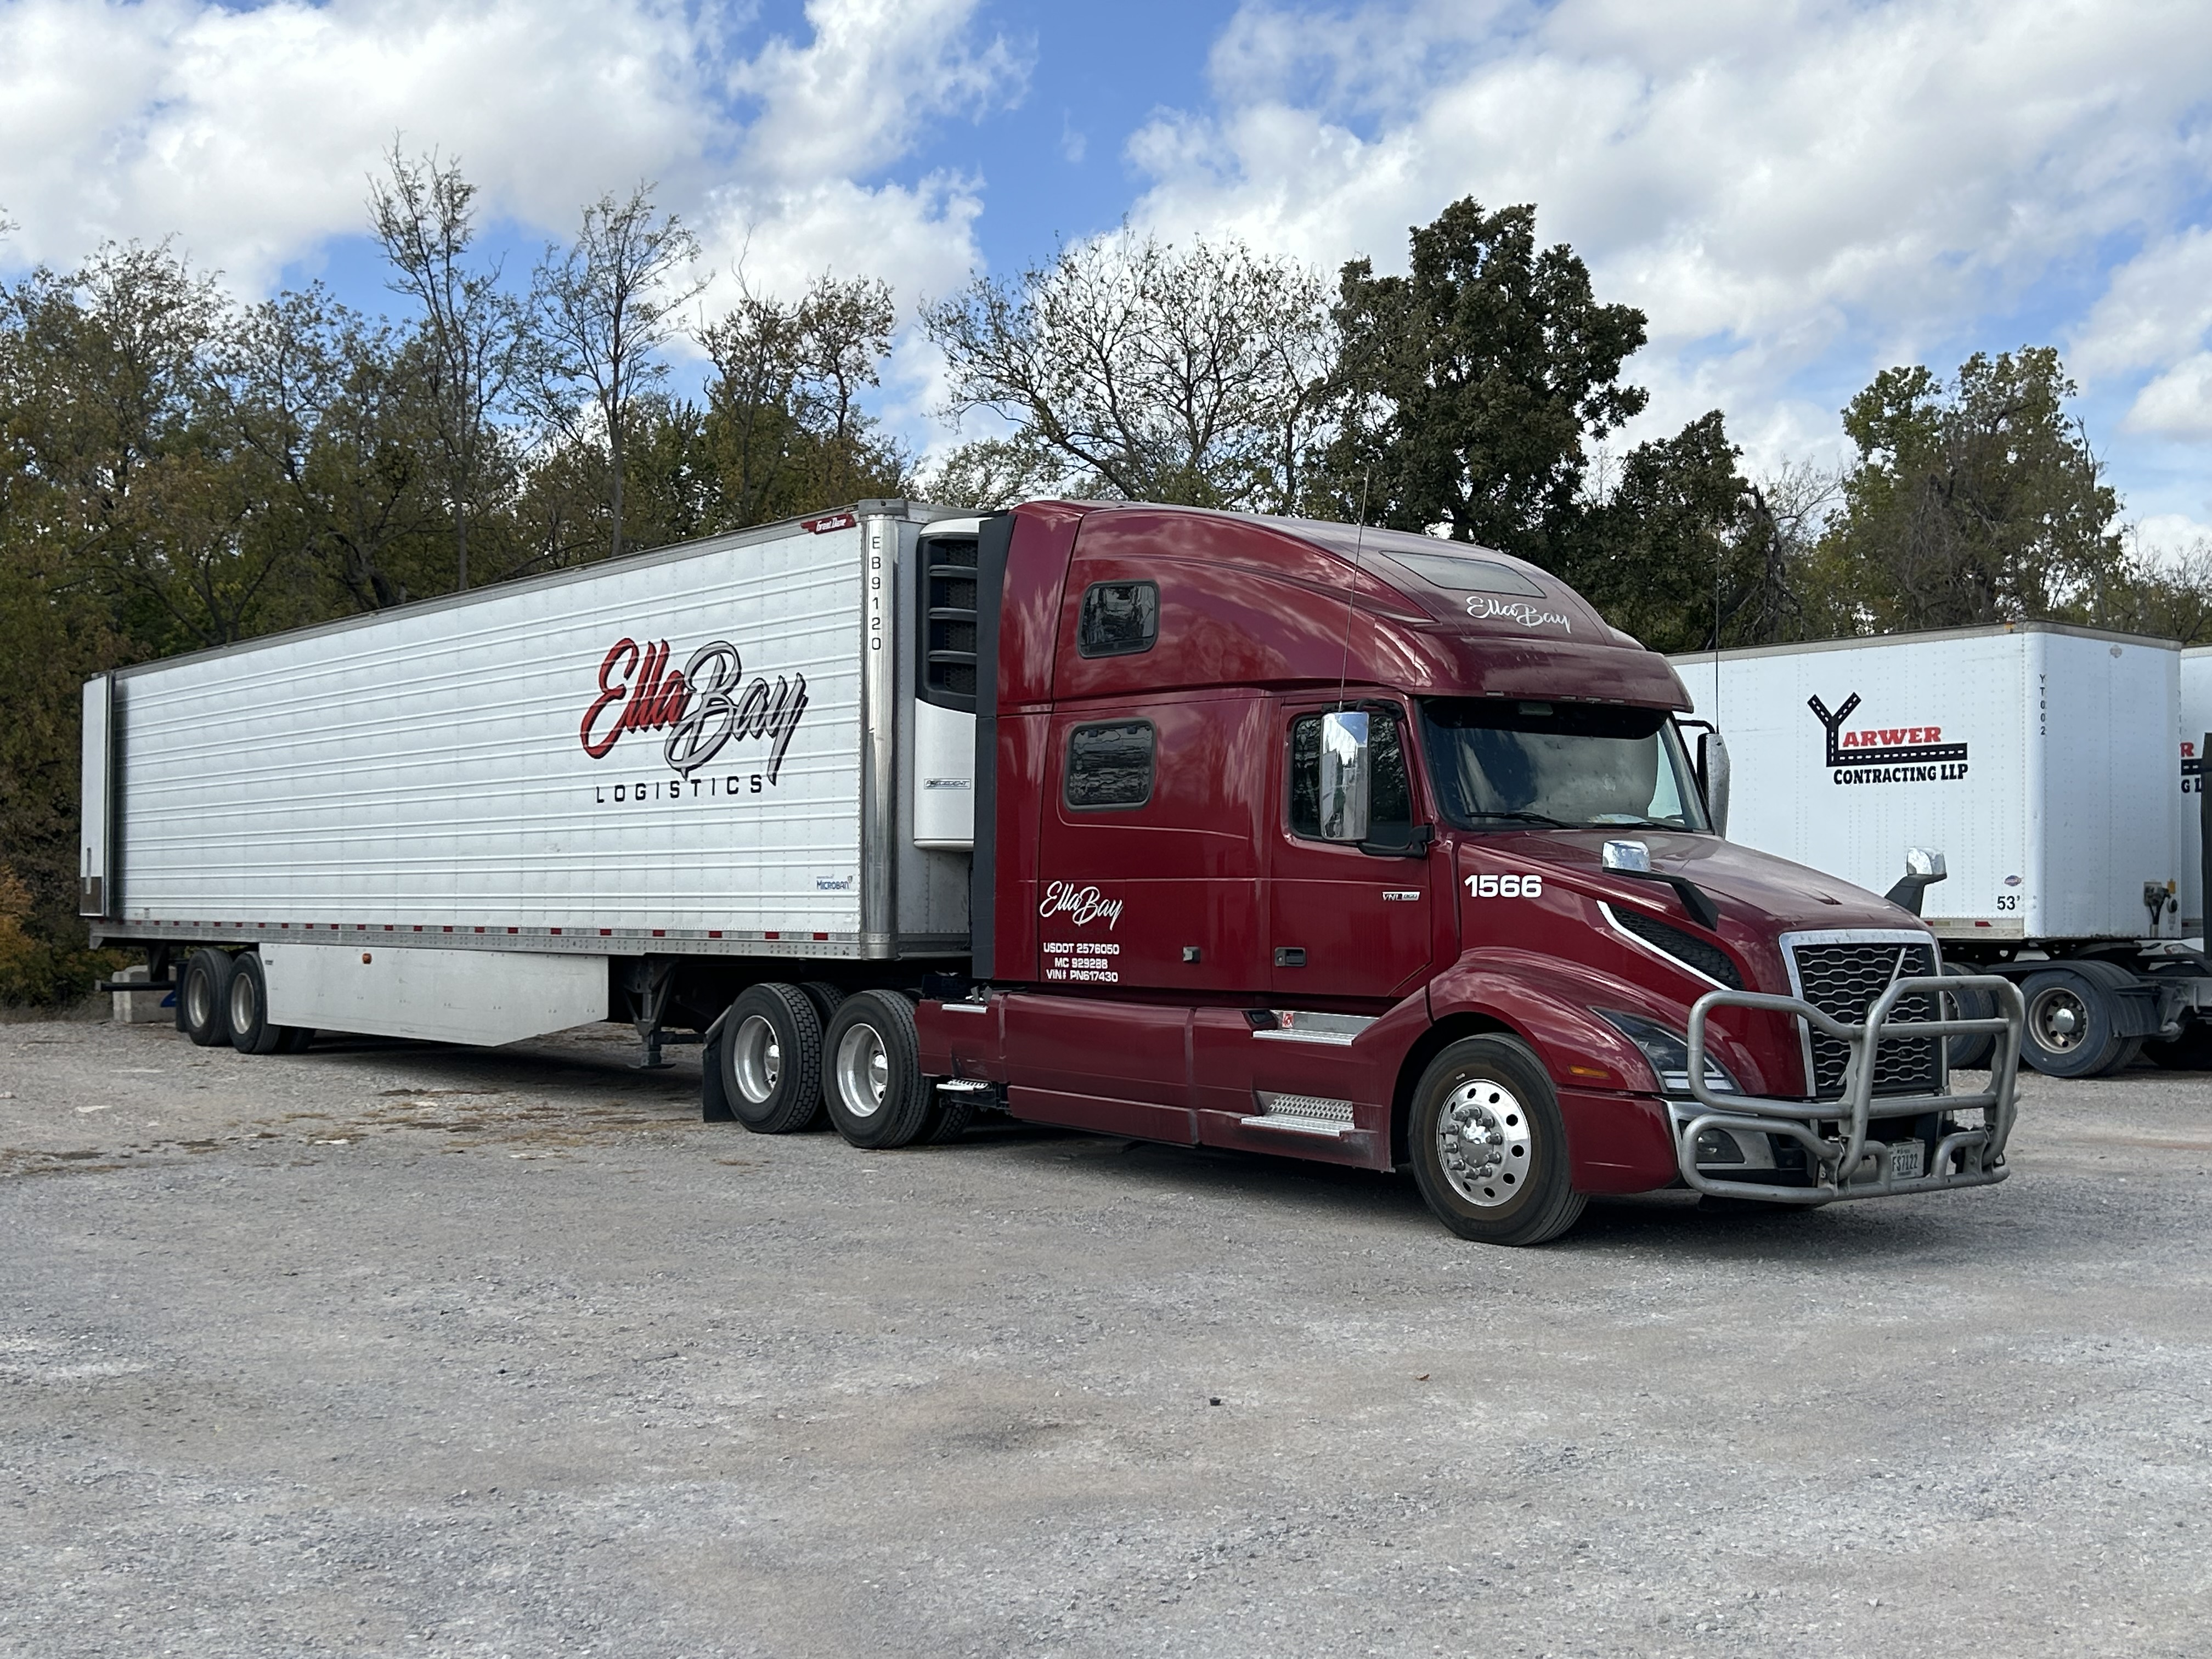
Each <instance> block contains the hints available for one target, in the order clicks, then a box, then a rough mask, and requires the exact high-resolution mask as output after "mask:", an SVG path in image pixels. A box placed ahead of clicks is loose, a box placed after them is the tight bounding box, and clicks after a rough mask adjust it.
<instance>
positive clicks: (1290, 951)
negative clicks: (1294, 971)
mask: <svg viewBox="0 0 2212 1659" xmlns="http://www.w3.org/2000/svg"><path fill="white" fill-rule="evenodd" d="M1305 965H1306V947H1305V946H1304V945H1277V946H1276V947H1275V966H1276V967H1278V968H1303V967H1304V966H1305Z"/></svg>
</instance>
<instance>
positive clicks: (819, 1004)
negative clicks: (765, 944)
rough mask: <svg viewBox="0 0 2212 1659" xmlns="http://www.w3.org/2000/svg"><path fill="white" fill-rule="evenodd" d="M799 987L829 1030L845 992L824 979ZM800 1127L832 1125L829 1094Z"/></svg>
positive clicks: (811, 1127)
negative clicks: (830, 1123)
mask: <svg viewBox="0 0 2212 1659" xmlns="http://www.w3.org/2000/svg"><path fill="white" fill-rule="evenodd" d="M799 989H800V990H801V991H803V992H805V994H806V1000H808V1001H809V1002H811V1003H812V1004H813V1005H814V1012H815V1015H816V1017H817V1018H819V1019H820V1020H821V1022H822V1029H823V1030H825V1031H826V1030H829V1022H830V1021H831V1020H833V1019H835V1018H836V1017H837V1010H838V1009H839V1008H840V1007H841V1006H843V1004H844V1001H845V993H844V992H843V991H842V990H841V989H840V988H839V987H836V986H835V985H832V984H830V983H829V981H827V980H823V979H810V980H804V981H800V983H799ZM800 1127H803V1128H805V1129H807V1130H809V1131H810V1132H811V1131H812V1130H815V1129H826V1128H828V1127H829V1096H828V1095H826V1094H825V1095H823V1097H822V1101H821V1103H820V1104H819V1105H817V1106H816V1107H815V1109H814V1115H813V1116H812V1117H810V1118H808V1119H807V1120H806V1121H805V1124H803V1125H802V1126H800Z"/></svg>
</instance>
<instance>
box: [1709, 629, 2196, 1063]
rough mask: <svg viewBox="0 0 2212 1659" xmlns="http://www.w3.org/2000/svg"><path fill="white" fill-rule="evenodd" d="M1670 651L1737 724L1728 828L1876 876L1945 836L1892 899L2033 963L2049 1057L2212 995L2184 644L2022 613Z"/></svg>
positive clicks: (1992, 963)
mask: <svg viewBox="0 0 2212 1659" xmlns="http://www.w3.org/2000/svg"><path fill="white" fill-rule="evenodd" d="M1673 660H1674V667H1675V670H1676V671H1677V672H1678V673H1680V675H1681V677H1682V680H1683V683H1684V684H1685V685H1686V686H1687V687H1688V689H1689V691H1690V695H1691V696H1692V700H1693V701H1694V702H1695V703H1696V705H1697V713H1698V714H1699V717H1700V718H1702V719H1705V720H1711V721H1712V722H1713V724H1714V726H1716V727H1717V729H1718V730H1719V731H1720V732H1722V733H1723V736H1724V738H1725V739H1726V742H1727V745H1728V750H1729V761H1730V769H1731V773H1732V787H1731V802H1730V808H1729V837H1730V838H1731V839H1732V840H1735V841H1740V842H1743V843H1744V844H1746V845H1747V846H1750V847H1754V848H1759V850H1761V851H1764V852H1770V853H1774V854H1779V855H1780V856H1782V857H1784V858H1789V859H1792V860H1796V862H1798V863H1801V864H1805V865H1808V866H1813V867H1814V868H1816V869H1820V870H1824V871H1826V872H1831V873H1832V874H1835V875H1838V876H1841V877H1844V878H1845V879H1847V880H1850V881H1852V882H1855V883H1857V884H1859V885H1861V886H1863V887H1868V888H1871V889H1873V890H1875V891H1881V890H1885V889H1889V888H1892V885H1893V884H1894V883H1898V882H1899V878H1900V877H1901V876H1903V875H1905V872H1906V859H1907V851H1908V849H1923V850H1926V851H1929V852H1933V853H1937V854H1941V855H1942V859H1943V860H1944V864H1945V867H1946V871H1947V873H1946V875H1945V877H1944V878H1942V880H1940V881H1939V882H1936V883H1934V884H1928V885H1925V886H1924V887H1923V888H1920V889H1919V890H1917V891H1916V890H1914V887H1915V885H1916V884H1911V883H1906V884H1902V885H1900V886H1899V887H1897V888H1896V889H1895V890H1893V896H1897V897H1899V899H1900V900H1903V901H1905V902H1906V903H1907V904H1908V907H1909V908H1916V909H1917V910H1918V911H1919V912H1920V913H1921V914H1922V915H1923V916H1924V917H1925V919H1926V920H1927V921H1928V922H1929V925H1930V927H1932V928H1933V930H1934V931H1935V933H1936V935H1937V937H1938V938H1939V939H1942V941H1943V951H1944V954H1945V957H1946V958H1947V962H1948V964H1949V965H1953V966H1956V967H1960V968H1965V967H1969V966H1971V967H1972V968H1973V969H1976V970H1977V971H1981V970H1990V971H1996V972H2000V973H2003V974H2005V975H2007V976H2008V977H2014V978H2017V979H2020V980H2021V981H2022V982H2023V989H2024V990H2028V991H2030V996H2029V1001H2030V1005H2031V1006H2030V1010H2029V1014H2030V1018H2029V1025H2030V1030H2029V1035H2028V1040H2027V1058H2028V1060H2029V1061H2030V1063H2032V1064H2034V1065H2036V1066H2039V1068H2040V1069H2044V1070H2047V1071H2051V1072H2054V1073H2059V1074H2062V1075H2087V1074H2091V1073H2100V1072H2104V1071H2108V1070H2114V1069H2118V1067H2119V1066H2124V1065H2125V1064H2127V1063H2128V1062H2129V1061H2130V1060H2133V1059H2134V1057H2135V1055H2136V1052H2137V1051H2138V1050H2139V1049H2140V1048H2142V1045H2143V1044H2144V1043H2145V1042H2153V1043H2160V1042H2165V1043H2169V1044H2170V1043H2172V1042H2174V1041H2175V1040H2177V1039H2179V1038H2180V1037H2181V1036H2183V1034H2184V1032H2185V1028H2186V1027H2187V1026H2188V1024H2189V1022H2190V1020H2191V1011H2192V1010H2193V1008H2194V1007H2195V1006H2197V1003H2198V1002H2199V1001H2200V1000H2203V1001H2204V1002H2207V1003H2212V980H2208V979H2206V978H2205V977H2203V973H2204V968H2203V957H2202V952H2201V933H2202V927H2201V924H2197V925H2196V926H2195V927H2193V928H2191V927H2186V926H2185V923H2186V922H2187V921H2188V920H2189V919H2188V918H2186V917H2185V915H2184V912H2183V908H2182V897H2183V891H2184V884H2185V881H2186V880H2187V879H2188V877H2189V872H2190V871H2191V868H2192V866H2193V865H2194V862H2195V851H2194V848H2193V846H2191V845H2190V844H2188V842H2187V841H2186V840H2185V837H2184V836H2183V834H2182V833H2181V826H2180V825H2179V823H2178V815H2177V812H2176V811H2175V808H2174V804H2173V803H2174V788H2173V757H2172V741H2173V739H2172V733H2173V732H2174V731H2175V730H2176V728H2177V726H2178V725H2179V722H2180V720H2181V714H2180V708H2181V693H2180V684H2181V653H2180V649H2179V647H2178V646H2177V645H2175V644H2174V643H2172V641H2164V640H2152V639H2144V638H2141V637H2138V636H2136V635H2124V634H2114V633H2106V632H2103V631H2100V630H2097V629H2083V628H2073V627H2067V626H2063V625H2061V624H2057V623H2020V624H2017V625H2014V626H2010V627H2005V626H1996V627H1988V628H1971V629H1947V630H1944V631H1941V632H1934V633H1923V634H1907V635H1890V636H1887V637H1885V638H1881V639H1850V640H1831V641H1817V642H1813V643H1808V644H1802V645H1786V646H1771V647H1757V648H1753V649H1747V650H1736V651H1723V652H1722V653H1718V655H1717V657H1716V656H1715V655H1714V654H1712V653H1701V654H1698V655H1694V656H1682V657H1677V658H1675V659H1673ZM2192 934H2193V935H2195V936H2196V937H2195V938H2194V939H2192ZM2037 992H2041V993H2043V994H2044V995H2043V998H2042V1002H2041V1004H2040V1013H2041V1016H2042V1019H2043V1024H2042V1028H2041V1031H2040V1036H2039V1035H2038V1030H2037V1018H2038V1013H2039V1005H2038V1003H2037V997H2036V993H2037ZM1971 1046H1972V1045H1969V1047H1971ZM2165 1052H2166V1051H2165V1050H2160V1053H2161V1054H2164V1053H2165ZM1954 1058H1956V1059H1958V1060H1960V1061H1961V1063H1963V1062H1964V1061H1965V1060H1970V1059H1971V1058H1972V1054H1970V1053H1966V1052H1963V1051H1962V1052H1961V1054H1959V1055H1956V1056H1954Z"/></svg>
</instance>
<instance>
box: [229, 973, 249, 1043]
mask: <svg viewBox="0 0 2212 1659" xmlns="http://www.w3.org/2000/svg"><path fill="white" fill-rule="evenodd" d="M252 1025H253V981H252V980H251V979H249V978H247V977H246V975H244V974H234V975H231V981H230V1029H231V1030H234V1031H240V1032H243V1031H246V1030H251V1029H252Z"/></svg>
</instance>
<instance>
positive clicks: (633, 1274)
mask: <svg viewBox="0 0 2212 1659" xmlns="http://www.w3.org/2000/svg"><path fill="white" fill-rule="evenodd" d="M634 1052H635V1050H634V1048H632V1047H631V1046H630V1045H629V1043H628V1042H626V1041H623V1040H620V1039H619V1038H618V1036H617V1035H615V1034H613V1033H607V1034H601V1033H599V1032H592V1033H586V1034H582V1035H578V1036H568V1037H565V1038H562V1039H556V1040H551V1041H548V1042H539V1043H534V1044H528V1045H523V1046H520V1047H517V1048H509V1049H505V1050H501V1051H499V1052H497V1053H479V1052H471V1051H467V1050H462V1049H453V1048H436V1047H431V1046H427V1045H417V1044H404V1043H398V1042H367V1041H354V1042H328V1043H325V1044H323V1045H319V1046H318V1048H316V1049H315V1050H314V1051H313V1053H311V1054H307V1055H304V1056H300V1057H295V1058H283V1057H273V1056H272V1057H270V1058H265V1059H253V1058H249V1057H245V1056H240V1055H237V1054H232V1053H231V1052H230V1051H229V1050H228V1049H215V1050H204V1049H197V1048H192V1047H191V1046H190V1045H189V1044H187V1043H186V1042H185V1040H184V1039H183V1038H181V1037H179V1036H177V1035H176V1034H175V1033H173V1032H172V1031H170V1030H166V1029H164V1028H160V1027H146V1026H138V1027H128V1026H125V1027H118V1026H112V1025H105V1024H12V1025H7V1026H0V1240H4V1241H5V1243H4V1249H5V1251H6V1257H5V1261H4V1264H0V1652H5V1653H7V1654H9V1655H11V1656H12V1655H40V1656H46V1655H72V1656H73V1655H94V1654H97V1655H112V1654H131V1655H142V1654H143V1655H152V1654H183V1655H192V1656H202V1655H210V1656H211V1655H230V1654H237V1655H254V1656H290V1655H298V1654H307V1653H321V1652H349V1653H378V1654H386V1653H389V1654H416V1655H442V1654H455V1655H460V1654H470V1655H474V1654H512V1655H518V1656H520V1655H525V1654H527V1655H530V1656H532V1659H536V1656H542V1655H553V1654H585V1653H592V1654H601V1655H606V1656H614V1659H652V1656H661V1655H670V1656H679V1655H680V1656H702V1655H723V1654H731V1655H737V1654H746V1655H750V1654H763V1655H812V1654H823V1655H830V1654H848V1653H860V1652H871V1653H877V1654H883V1653H896V1654H939V1653H943V1654H1004V1653H1011V1652H1022V1653H1025V1654H1029V1653H1035V1654H1065V1655H1071V1656H1073V1655H1106V1654H1140V1655H1243V1654H1271V1655H1272V1654H1291V1653H1296V1654H1309V1653H1310V1654H1328V1655H1336V1654H1365V1653H1381V1654H1431V1653H1450V1654H1460V1653H1474V1652H1480V1653H1483V1654H1486V1655H1493V1654H1494V1655H1530V1656H1534V1655H1539V1654H1551V1655H1570V1654H1575V1655H1583V1654H1587V1655H1615V1654H1618V1655H1637V1656H1644V1655H1666V1654H1692V1655H1720V1654H1729V1655H1735V1654H1742V1655H1758V1656H1766V1655H1794V1654H1808V1655H1809V1654H1820V1655H1831V1654H1838V1655H1840V1654H1867V1655H1881V1656H1893V1655H1915V1654H1966V1653H1972V1654H1974V1655H1977V1656H1999V1659H2012V1656H2029V1655H2042V1654H2050V1655H2066V1656H2077V1655H2083V1654H2095V1655H2106V1654H2121V1655H2144V1656H2151V1655H2174V1656H2181V1655H2191V1656H2194V1655H2199V1654H2202V1653H2203V1652H2204V1651H2205V1644H2206V1639H2207V1638H2205V1635H2204V1628H2203V1626H2204V1620H2205V1616H2206V1613H2207V1608H2208V1599H2212V1496H2208V1494H2209V1493H2212V1389H2208V1386H2207V1382H2208V1374H2212V1368H2208V1363H2207V1362H2208V1358H2212V1294H2208V1285H2207V1278H2208V1272H2207V1266H2208V1261H2212V1244H2208V1228H2207V1225H2206V1223H2207V1220H2208V1206H2207V1200H2206V1192H2207V1186H2206V1171H2207V1170H2208V1169H2212V1077H2167V1076H2163V1075H2160V1074H2157V1073H2134V1074H2131V1075H2130V1076H2128V1077H2127V1078H2124V1079H2119V1080H2116V1081H2112V1082H2107V1083H2102V1084H2089V1085H2057V1084H2052V1083H2051V1082H2048V1081H2045V1080H2043V1079H2031V1080H2030V1081H2029V1082H2028V1083H2027V1085H2026V1086H2025V1088H2024V1091H2023V1094H2024V1098H2025V1103H2026V1104H2025V1117H2024V1121H2023V1124H2022V1127H2021V1133H2020V1134H2019V1136H2018V1137H2017V1139H2015V1157H2014V1167H2015V1176H2014V1179H2013V1180H2012V1181H2010V1182H2008V1183H2007V1184H2005V1185H2004V1186H2002V1187H1998V1188H1984V1189H1981V1190H1978V1191H1974V1192H1968V1193H1960V1194H1935V1195H1928V1196H1922V1197H1917V1198H1909V1199H1902V1200H1891V1201H1888V1202H1887V1203H1875V1204H1863V1205H1845V1206H1836V1207H1834V1208H1832V1209H1829V1210H1826V1211H1822V1212H1814V1213H1809V1214H1785V1215H1780V1216H1748V1217H1747V1216H1743V1215H1722V1214H1715V1213H1712V1212H1708V1211H1705V1210H1701V1209H1699V1208H1698V1207H1696V1206H1694V1205H1690V1204H1685V1203H1682V1202H1680V1201H1671V1200H1650V1201H1644V1202H1641V1203H1634V1204H1628V1203H1621V1204H1610V1205H1594V1206H1592V1207H1591V1210H1590V1212H1589V1215H1588V1216H1587V1217H1586V1218H1585V1219H1584V1220H1583V1223H1582V1225H1580V1226H1579V1227H1578V1228H1577V1230H1576V1231H1574V1232H1572V1233H1571V1234H1570V1235H1569V1236H1568V1237H1566V1238H1565V1239H1563V1240H1561V1241H1560V1242H1559V1243H1556V1244H1553V1245H1550V1246H1547V1247H1546V1248H1544V1249H1539V1250H1532V1251H1517V1252H1516V1251H1500V1250H1491V1249H1482V1248H1480V1247H1478V1246H1473V1245H1467V1244H1462V1243H1459V1242H1457V1241H1456V1240H1455V1239H1453V1238H1452V1237H1449V1235H1447V1234H1446V1233H1444V1232H1443V1230H1442V1229H1441V1228H1439V1227H1438V1226H1437V1225H1436V1224H1435V1223H1434V1222H1433V1221H1431V1219H1430V1218H1429V1217H1428V1216H1427V1214H1426V1213H1425V1212H1424V1210H1423V1209H1422V1208H1421V1206H1420V1203H1419V1199H1418V1198H1417V1196H1416V1195H1415V1194H1414V1192H1413V1188H1412V1184H1411V1182H1409V1181H1403V1180H1392V1179H1386V1178H1383V1177H1379V1176H1370V1175H1365V1174H1358V1173H1352V1172H1340V1171H1334V1170H1317V1169H1314V1168H1310V1167H1301V1166H1298V1165H1296V1164H1289V1163H1273V1162H1267V1161H1264V1160H1261V1159H1256V1158H1241V1157H1235V1156H1227V1155H1223V1154H1218V1153H1213V1152H1192V1151H1183V1150H1170V1149H1163V1148H1158V1147H1147V1146H1132V1145H1127V1144H1125V1143H1121V1142H1116V1141H1109V1140H1102V1139H1089V1138H1084V1137H1078V1136H1070V1135H1060V1134H1054V1133H1041V1132H1030V1131H1024V1130H1018V1129H1012V1130H1000V1131H997V1132H993V1133H981V1134H979V1135H976V1136H975V1137H974V1138H972V1139H969V1140H968V1141H966V1142H963V1143H962V1144H960V1145H957V1146H949V1147H941V1148H933V1149H926V1150H915V1151H908V1152H890V1153H877V1154H863V1153H859V1152H854V1151H852V1150H850V1149H849V1148H848V1147H846V1146H844V1145H843V1144H842V1142H840V1141H838V1140H837V1139H835V1138H834V1137H833V1136H829V1135H824V1134H807V1135H798V1136H792V1137H788V1138H785V1139H757V1138H754V1137H751V1136H748V1135H746V1134H745V1133H744V1132H743V1131H741V1130H739V1129H738V1128H737V1127H735V1126H732V1125H708V1124H702V1123H700V1122H699V1121H697V1119H696V1094H695V1091H696V1051H693V1053H692V1054H690V1055H689V1056H687V1057H685V1061H684V1062H683V1063H679V1065H678V1068H677V1069H676V1070H674V1071H671V1072H663V1073H650V1074H646V1073H635V1072H632V1071H630V1070H629V1069H628V1061H629V1060H630V1059H631V1057H632V1056H633V1054H634Z"/></svg>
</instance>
